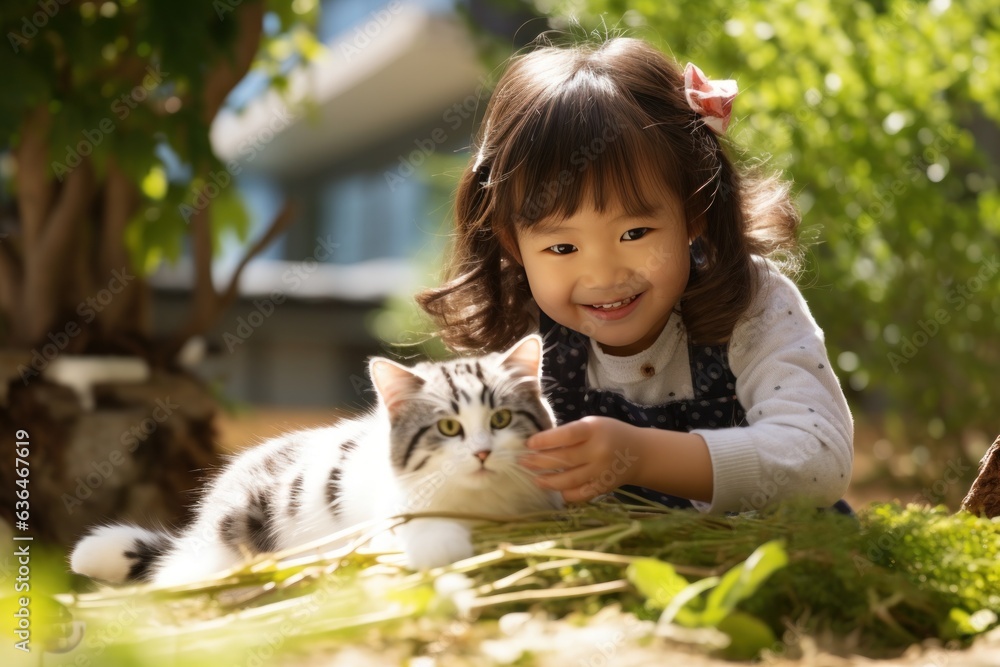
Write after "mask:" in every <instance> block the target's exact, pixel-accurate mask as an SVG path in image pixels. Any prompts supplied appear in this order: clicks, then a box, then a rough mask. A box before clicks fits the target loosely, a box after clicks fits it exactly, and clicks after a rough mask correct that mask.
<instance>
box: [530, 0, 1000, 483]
mask: <svg viewBox="0 0 1000 667" xmlns="http://www.w3.org/2000/svg"><path fill="white" fill-rule="evenodd" d="M534 4H535V6H536V7H537V8H538V9H539V10H540V11H542V12H543V13H547V14H549V15H550V17H551V21H552V23H553V24H554V25H555V26H557V27H563V28H565V29H567V30H568V32H570V33H571V34H572V33H586V32H588V31H593V33H594V36H596V37H597V38H598V39H600V38H601V37H602V36H603V35H605V34H607V33H609V32H610V33H612V34H614V33H616V32H618V33H624V34H627V35H630V36H635V37H640V38H644V39H646V40H648V41H650V42H652V43H654V44H656V45H658V46H659V47H661V48H662V49H663V50H664V51H665V52H666V53H668V54H670V55H672V56H673V57H675V58H676V59H677V60H678V61H679V63H680V64H681V65H682V66H683V65H684V63H685V62H686V61H692V62H695V63H697V64H698V65H699V66H700V67H701V68H702V69H703V70H704V71H705V72H706V74H708V75H709V76H710V77H713V78H719V79H722V78H735V79H737V80H738V82H739V86H740V90H741V92H740V95H739V97H738V98H737V100H736V102H735V104H734V123H733V124H732V126H731V127H730V135H731V137H732V140H733V144H734V146H736V147H739V148H737V149H736V150H737V151H745V152H742V153H741V155H740V156H741V157H742V158H743V159H744V160H746V161H747V162H751V163H754V162H764V163H765V164H766V165H767V166H768V167H770V168H772V169H776V170H783V171H784V173H785V175H786V176H787V177H789V178H791V179H792V180H793V181H794V184H795V191H796V192H797V197H798V203H799V205H800V208H801V209H802V211H803V214H804V215H803V221H804V226H803V232H802V237H803V239H804V240H806V241H808V242H815V244H814V245H812V247H811V251H810V252H811V254H810V258H809V259H810V261H809V268H808V273H807V275H806V276H804V277H803V278H802V280H801V281H800V284H802V285H803V287H804V288H806V297H807V299H808V300H809V303H810V307H811V309H812V311H813V313H814V315H815V316H816V319H817V320H818V322H819V324H820V326H821V327H822V328H823V329H824V330H825V332H826V334H827V341H828V344H829V347H830V352H831V357H832V358H833V359H834V360H835V361H837V362H838V364H839V370H840V375H841V377H842V378H843V379H844V385H845V389H848V391H849V394H850V395H849V398H850V399H851V400H852V402H853V404H854V406H855V407H856V408H859V409H861V410H867V409H869V408H871V407H874V406H885V405H886V404H890V405H891V406H892V409H893V410H899V411H900V412H901V414H900V415H899V416H898V418H896V419H893V420H891V421H889V422H888V423H887V426H888V427H889V429H890V436H891V437H893V438H894V439H896V440H897V441H901V442H908V444H909V445H911V446H913V445H917V444H920V443H921V442H931V441H933V440H934V439H937V438H941V437H943V436H945V435H949V436H951V438H952V439H953V440H957V439H958V435H959V434H960V432H961V431H962V429H964V428H979V429H982V430H984V431H986V432H987V433H988V434H990V435H991V437H992V434H994V433H995V432H996V429H997V424H996V421H995V417H994V415H993V414H992V413H991V412H990V410H989V403H990V401H991V399H992V398H993V396H994V394H995V389H996V378H995V368H996V367H997V365H998V362H1000V346H998V345H997V342H996V335H995V333H996V331H997V329H998V328H1000V273H998V267H997V245H996V239H997V238H998V235H1000V191H998V187H997V181H998V162H997V156H998V154H1000V146H998V143H997V138H996V137H997V135H998V131H997V127H998V121H1000V70H998V68H996V67H995V66H992V65H993V63H994V62H995V61H996V57H997V54H998V53H1000V13H998V12H997V11H996V3H995V2H988V1H986V0H975V1H973V2H963V3H954V2H953V3H950V6H949V4H948V3H924V2H911V1H910V0H887V1H886V2H866V1H863V0H853V1H852V2H833V1H832V0H807V1H801V0H778V1H776V2H764V1H763V0H742V1H739V2H729V1H728V0H709V1H707V2H654V1H652V0H650V1H640V0H631V1H629V0H585V1H582V2H581V1H577V0H535V2H534ZM570 17H572V19H571V18H570ZM574 21H576V22H575V23H574ZM925 472H926V473H927V475H928V478H934V475H935V471H933V470H927V471H925Z"/></svg>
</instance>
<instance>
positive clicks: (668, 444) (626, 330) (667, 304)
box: [418, 38, 853, 512]
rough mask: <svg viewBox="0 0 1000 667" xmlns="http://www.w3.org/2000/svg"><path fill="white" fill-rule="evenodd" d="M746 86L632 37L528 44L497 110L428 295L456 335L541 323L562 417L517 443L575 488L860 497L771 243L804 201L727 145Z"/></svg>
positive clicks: (718, 505)
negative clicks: (849, 491)
mask: <svg viewBox="0 0 1000 667" xmlns="http://www.w3.org/2000/svg"><path fill="white" fill-rule="evenodd" d="M735 94H736V83H735V81H711V80H708V79H707V78H705V76H704V75H703V74H702V72H701V71H700V70H699V69H698V68H697V67H694V66H693V65H690V64H689V65H688V67H687V69H686V71H685V72H684V73H681V72H680V71H679V70H678V68H677V67H675V66H674V65H673V64H672V63H671V62H669V61H668V60H667V59H666V58H664V56H663V55H662V54H661V53H660V52H659V51H657V50H656V49H654V48H653V47H651V46H650V45H648V44H646V43H644V42H642V41H639V40H635V39H628V38H615V39H609V40H608V41H606V42H603V43H601V44H590V45H577V46H573V47H555V46H544V47H541V48H537V49H536V50H534V51H532V52H530V53H528V54H526V55H522V56H519V57H515V58H514V59H513V61H512V63H511V65H510V66H509V68H508V69H507V71H506V73H505V74H504V76H503V77H502V79H501V80H500V82H499V83H498V85H497V88H496V90H495V92H494V93H493V96H492V98H491V100H490V103H489V105H488V107H487V109H486V115H485V118H484V119H483V122H482V126H481V128H480V133H479V136H478V140H477V142H476V144H475V147H474V148H475V159H474V163H473V165H472V168H471V169H470V170H469V171H468V172H467V173H466V174H465V175H464V177H463V178H462V181H461V184H460V185H459V189H458V193H457V203H456V208H457V211H456V217H457V228H458V229H457V238H456V244H455V249H454V256H453V257H452V258H451V260H450V263H449V264H450V266H449V275H448V281H447V282H446V284H444V285H443V286H442V287H440V288H436V289H430V290H427V291H425V292H423V293H422V294H420V295H418V301H419V303H420V304H421V306H422V307H423V308H424V309H425V310H426V311H427V312H428V313H429V314H430V315H431V316H432V317H433V318H434V319H435V321H436V322H437V324H438V325H439V327H440V333H441V336H442V337H443V339H444V341H445V343H446V344H448V345H449V346H450V347H452V348H453V349H457V350H474V351H477V352H483V351H488V350H500V349H504V348H506V347H508V346H509V345H510V344H511V343H513V342H514V341H516V340H517V339H518V338H519V337H521V336H523V335H525V334H526V333H528V332H530V331H534V330H537V331H540V332H541V333H542V334H543V335H544V336H545V340H546V352H545V371H546V375H547V376H548V378H549V379H550V381H551V382H553V386H552V387H551V389H550V391H549V396H550V398H551V399H552V402H553V404H554V408H555V411H556V414H557V416H558V418H559V423H560V424H561V425H560V426H559V427H557V428H555V429H552V430H549V431H546V432H543V433H540V434H538V435H536V436H534V437H533V438H531V440H529V442H528V446H529V448H530V449H531V450H533V452H532V453H531V454H529V455H527V456H525V457H524V458H523V460H522V463H523V465H524V466H526V467H528V468H530V469H534V470H537V471H539V473H540V474H539V475H538V476H537V483H538V484H539V485H541V486H543V487H545V488H549V489H554V490H557V491H560V492H561V493H562V494H563V497H564V498H565V500H566V501H570V502H572V501H583V500H588V499H590V498H592V497H594V496H597V495H599V494H601V493H606V492H608V491H611V490H614V489H615V488H618V487H621V486H624V488H625V489H626V490H629V491H631V492H633V493H638V494H640V495H642V496H644V497H647V498H650V499H653V500H657V501H659V502H663V503H665V504H668V505H671V506H677V507H690V506H691V505H692V504H693V505H694V506H695V507H697V508H698V509H700V510H703V511H711V512H741V511H748V510H753V509H760V508H762V507H765V506H767V505H769V504H771V503H774V502H777V501H780V500H783V499H787V498H792V497H806V498H809V499H812V500H814V501H815V503H816V504H817V506H828V505H830V504H833V503H835V502H836V503H837V508H838V509H841V510H842V511H848V512H849V511H850V510H849V508H847V507H846V505H845V504H844V503H843V501H839V502H838V499H839V498H840V497H841V495H842V494H843V493H844V491H845V490H846V488H847V485H848V482H849V480H850V474H851V463H852V459H853V444H852V442H853V424H852V420H851V415H850V412H849V410H848V407H847V403H846V401H845V399H844V395H843V393H842V391H841V389H840V386H839V384H838V381H837V378H836V376H835V375H834V373H833V369H832V368H831V365H830V362H829V360H828V358H827V353H826V350H825V347H824V343H823V332H822V331H821V330H820V329H819V328H818V327H817V325H816V323H815V321H814V320H813V318H812V316H811V315H810V313H809V309H808V307H807V306H806V303H805V301H804V300H803V298H802V296H801V295H800V293H799V291H798V290H797V289H796V287H795V285H794V284H793V283H792V282H791V281H790V280H789V279H788V278H786V277H784V276H783V275H781V273H780V272H779V270H778V265H777V264H776V263H775V261H774V258H775V257H778V256H779V255H780V257H783V258H784V259H785V260H786V261H788V260H789V259H790V258H791V257H793V254H794V252H793V251H794V248H795V230H796V228H797V226H798V223H799V218H798V214H797V212H796V210H795V208H794V206H793V205H792V203H791V201H790V199H789V194H788V186H787V184H784V183H781V182H779V181H777V180H775V179H773V178H765V177H761V176H759V175H756V174H741V173H740V172H739V171H738V170H737V169H736V168H735V167H734V165H733V163H732V161H731V160H730V158H729V157H728V156H727V154H726V150H725V148H724V146H725V142H724V140H723V137H724V133H725V131H726V128H727V126H728V123H729V113H730V107H731V103H732V100H733V97H734V96H735ZM789 263H790V262H789Z"/></svg>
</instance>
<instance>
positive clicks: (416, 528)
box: [401, 519, 475, 570]
mask: <svg viewBox="0 0 1000 667" xmlns="http://www.w3.org/2000/svg"><path fill="white" fill-rule="evenodd" d="M402 528H403V530H402V535H401V537H402V540H403V553H404V554H405V555H406V560H407V563H408V564H409V566H410V567H411V568H413V569H414V570H429V569H431V568H434V567H441V566H443V565H450V564H451V563H454V562H455V561H459V560H462V559H463V558H469V557H471V556H473V555H474V554H475V552H474V551H473V549H472V533H471V532H470V531H469V529H468V528H466V527H465V526H463V525H462V524H460V523H458V522H456V521H449V520H446V519H416V520H414V521H410V522H409V523H407V524H405V525H404V526H403V527H402Z"/></svg>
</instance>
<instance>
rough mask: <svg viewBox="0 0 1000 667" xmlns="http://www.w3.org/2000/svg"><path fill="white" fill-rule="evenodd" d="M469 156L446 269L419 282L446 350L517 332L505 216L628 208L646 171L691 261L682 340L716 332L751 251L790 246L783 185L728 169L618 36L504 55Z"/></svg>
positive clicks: (645, 50) (735, 314)
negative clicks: (432, 281)
mask: <svg viewBox="0 0 1000 667" xmlns="http://www.w3.org/2000/svg"><path fill="white" fill-rule="evenodd" d="M473 160H474V163H473V167H472V168H471V169H469V170H467V171H466V172H465V174H464V175H463V176H462V179H461V182H460V183H459V186H458V192H457V194H456V202H455V205H456V211H455V217H456V234H455V239H454V249H453V253H452V256H451V258H450V261H449V264H448V266H447V269H446V270H447V274H446V282H445V284H444V285H442V286H441V287H438V288H433V289H429V290H426V291H424V292H422V293H420V294H418V295H417V302H418V303H419V304H420V306H421V307H422V308H423V309H424V310H425V311H426V312H427V313H429V314H430V315H431V317H432V318H433V319H434V320H435V322H436V324H437V325H438V327H439V330H440V335H441V337H442V338H443V340H444V342H445V343H446V344H447V345H448V346H449V347H451V348H453V349H456V350H470V351H478V352H485V351H490V350H501V349H504V348H506V347H508V346H509V345H511V344H512V343H513V342H514V341H516V340H517V339H518V338H519V337H521V336H523V335H525V334H526V333H528V331H529V330H530V328H531V326H532V313H531V310H530V309H529V308H528V307H527V306H528V304H530V302H531V291H530V288H529V286H528V282H527V278H526V277H525V273H524V270H523V269H522V267H521V266H520V265H519V264H518V262H517V261H516V260H515V256H516V255H515V254H514V252H513V251H514V250H515V249H516V247H517V242H516V229H518V228H521V229H526V228H530V227H531V226H533V225H535V224H536V223H538V222H539V221H541V220H545V219H547V218H548V219H552V218H557V219H558V218H564V217H569V216H572V215H573V214H574V213H575V212H576V210H577V208H578V207H579V206H580V204H581V201H582V199H583V197H584V196H586V195H588V194H589V195H590V196H591V197H592V199H593V205H594V208H595V209H596V210H598V211H600V212H603V211H605V210H607V208H608V207H609V206H610V205H612V204H613V203H616V202H620V203H621V205H622V206H623V207H624V208H625V210H626V211H628V212H629V213H630V214H632V215H643V214H647V213H649V211H650V210H651V208H652V203H651V202H649V201H647V198H648V193H647V192H644V190H643V188H642V187H641V185H640V183H642V182H644V181H648V179H647V178H640V176H654V177H655V182H657V183H663V184H664V186H665V187H667V188H669V189H670V190H671V191H672V192H673V193H675V194H676V195H677V196H678V197H679V198H680V200H681V201H682V202H683V204H684V212H685V215H686V218H687V223H688V231H689V234H690V236H691V237H697V240H696V241H695V243H694V245H693V246H692V258H693V262H692V266H693V269H692V273H691V279H690V280H689V282H688V285H687V289H686V290H685V292H684V294H683V295H682V297H681V304H682V309H681V311H682V315H683V319H684V324H685V326H686V328H687V331H688V335H689V337H690V339H691V340H692V341H694V342H698V343H704V344H708V343H721V342H725V341H726V340H728V338H729V336H730V335H731V334H732V331H733V328H734V327H735V325H736V322H737V320H738V319H739V318H740V317H741V316H742V315H743V314H744V313H745V312H746V310H747V308H748V307H749V306H750V304H751V303H752V301H753V299H754V296H755V294H756V291H757V289H758V285H759V277H758V271H757V269H756V268H755V267H754V265H753V259H752V257H753V256H754V255H759V256H770V255H772V254H774V253H776V252H784V253H786V257H791V256H792V253H793V252H794V250H795V247H796V240H795V231H796V228H797V227H798V223H799V216H798V212H797V211H796V209H795V207H794V206H793V204H792V202H791V200H790V198H789V186H788V184H787V183H784V182H781V181H779V180H778V179H776V178H774V177H765V176H762V175H759V174H758V173H747V174H742V175H741V174H740V173H739V172H738V171H737V170H736V168H735V167H734V165H733V162H732V161H731V160H730V158H729V157H728V156H727V155H726V151H725V150H724V148H723V145H722V144H721V143H720V141H719V137H717V136H716V135H715V134H714V133H713V132H712V130H711V129H709V128H708V127H707V126H705V125H704V123H703V122H702V120H701V118H700V116H698V114H696V113H695V112H694V111H692V110H691V108H690V107H689V106H688V104H687V102H686V100H685V97H684V80H683V76H682V74H681V72H680V71H679V70H678V68H677V67H676V65H675V64H673V63H672V62H670V61H668V60H667V58H665V57H664V55H663V54H662V53H660V52H659V51H658V50H656V49H655V48H654V47H652V46H650V45H649V44H647V43H645V42H643V41H641V40H637V39H631V38H624V37H617V38H612V39H608V40H607V41H604V42H602V43H598V44H577V45H574V46H572V47H568V48H567V47H558V46H552V45H545V46H542V47H541V48H536V49H535V50H533V51H531V52H529V53H527V54H524V55H520V56H515V57H514V58H513V59H512V60H511V63H510V65H509V67H508V68H507V70H506V72H505V73H504V75H503V77H502V78H501V79H500V81H499V82H498V84H497V87H496V90H495V91H494V93H493V96H492V98H491V99H490V102H489V105H488V106H487V109H486V114H485V117H484V119H483V122H482V124H481V126H480V131H479V136H478V138H477V141H476V142H475V145H474V158H473Z"/></svg>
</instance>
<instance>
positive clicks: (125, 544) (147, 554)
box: [69, 524, 174, 584]
mask: <svg viewBox="0 0 1000 667" xmlns="http://www.w3.org/2000/svg"><path fill="white" fill-rule="evenodd" d="M173 542H174V537H173V536H172V535H171V534H170V533H166V532H158V531H152V530H146V529H145V528H139V527H138V526H129V525H124V524H118V525H111V526H100V527H98V528H94V529H92V530H91V531H90V533H89V534H87V535H86V536H85V537H84V538H83V539H81V540H80V541H79V542H77V544H76V546H75V547H74V548H73V553H71V554H70V557H69V564H70V568H71V569H72V570H73V571H74V572H76V573H77V574H82V575H85V576H88V577H93V578H94V579H102V580H104V581H108V582H111V583H113V584H123V583H127V582H137V581H150V580H151V579H152V574H153V566H154V565H156V564H157V563H158V562H159V561H160V559H161V558H162V557H163V555H164V554H165V553H166V552H167V551H168V550H169V549H170V547H171V545H172V544H173Z"/></svg>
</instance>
